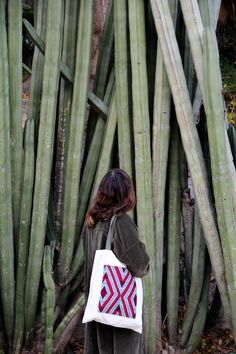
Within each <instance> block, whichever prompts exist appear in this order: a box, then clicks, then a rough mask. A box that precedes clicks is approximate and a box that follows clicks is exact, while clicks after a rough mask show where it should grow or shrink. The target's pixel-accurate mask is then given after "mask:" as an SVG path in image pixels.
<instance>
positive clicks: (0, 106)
mask: <svg viewBox="0 0 236 354" xmlns="http://www.w3.org/2000/svg"><path fill="white" fill-rule="evenodd" d="M5 22H6V18H5V1H4V0H1V1H0V77H1V80H0V180H1V183H0V195H1V198H0V210H1V212H0V225H1V229H0V249H1V252H0V281H1V303H2V306H1V307H2V318H3V322H4V327H5V329H6V334H7V338H8V341H11V339H12V338H11V337H12V330H13V316H14V250H13V216H12V185H11V157H10V123H9V122H10V108H9V81H8V51H7V35H6V27H5Z"/></svg>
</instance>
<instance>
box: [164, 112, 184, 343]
mask: <svg viewBox="0 0 236 354" xmlns="http://www.w3.org/2000/svg"><path fill="white" fill-rule="evenodd" d="M171 118H172V124H171V139H170V153H169V175H168V216H167V218H168V221H167V223H168V224H167V239H168V245H167V296H166V303H167V329H168V334H169V340H170V342H171V343H175V342H176V340H177V323H178V308H179V277H180V231H181V219H180V206H181V198H180V197H181V190H180V135H179V129H178V124H177V121H176V118H175V116H174V115H173V116H172V117H171Z"/></svg>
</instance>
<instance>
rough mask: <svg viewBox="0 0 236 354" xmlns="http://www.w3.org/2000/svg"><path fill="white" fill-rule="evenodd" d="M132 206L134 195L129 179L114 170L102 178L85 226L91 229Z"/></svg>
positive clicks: (133, 204) (120, 171)
mask: <svg viewBox="0 0 236 354" xmlns="http://www.w3.org/2000/svg"><path fill="white" fill-rule="evenodd" d="M134 206H135V194H134V188H133V184H132V181H131V178H130V177H129V176H128V175H127V173H126V172H125V171H124V170H121V169H119V168H115V169H113V170H110V171H108V172H107V173H106V174H105V176H104V177H103V179H102V181H101V183H100V185H99V187H98V191H97V194H96V196H95V199H94V201H93V203H92V206H91V208H90V209H89V211H88V213H87V215H86V224H87V225H88V226H89V227H93V226H94V225H95V224H96V223H97V222H98V221H99V220H108V219H110V218H111V217H112V215H114V214H116V215H122V214H125V213H126V212H127V211H129V210H131V209H133V208H134Z"/></svg>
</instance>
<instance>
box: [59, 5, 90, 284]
mask: <svg viewBox="0 0 236 354" xmlns="http://www.w3.org/2000/svg"><path fill="white" fill-rule="evenodd" d="M92 19H93V0H82V1H81V3H80V13H79V27H78V37H77V49H76V67H75V77H74V89H73V102H72V107H71V117H70V128H69V136H68V151H67V163H66V179H65V193H64V210H63V227H62V240H61V252H60V257H59V264H58V280H59V282H65V281H66V276H67V274H68V272H69V269H70V264H71V261H72V255H73V251H74V238H75V230H76V216H77V206H78V194H79V180H80V168H81V161H82V147H83V139H84V128H85V115H86V104H87V91H88V80H89V68H90V60H89V58H90V49H91V37H92Z"/></svg>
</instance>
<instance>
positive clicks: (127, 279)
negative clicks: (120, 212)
mask: <svg viewBox="0 0 236 354" xmlns="http://www.w3.org/2000/svg"><path fill="white" fill-rule="evenodd" d="M115 221H116V217H115V216H113V217H112V219H111V222H110V227H109V232H108V236H107V242H106V249H104V250H97V251H96V253H95V258H94V263H93V269H92V275H91V280H90V288H89V296H88V302H87V305H86V308H85V312H84V316H83V320H82V322H83V323H86V322H90V321H97V322H100V323H103V324H107V325H110V326H113V327H120V328H128V329H132V330H134V331H136V332H138V333H142V306H143V288H142V280H141V278H137V277H134V276H132V274H131V273H130V271H129V270H128V269H127V267H126V266H125V264H123V263H121V262H120V261H119V260H118V258H117V257H116V256H115V254H114V253H113V252H112V251H111V240H112V237H113V231H114V225H115Z"/></svg>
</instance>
